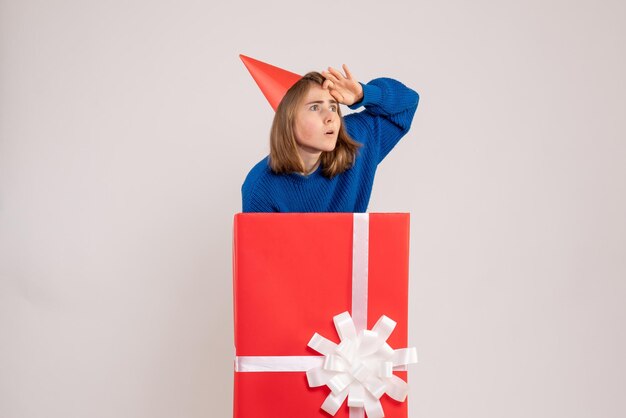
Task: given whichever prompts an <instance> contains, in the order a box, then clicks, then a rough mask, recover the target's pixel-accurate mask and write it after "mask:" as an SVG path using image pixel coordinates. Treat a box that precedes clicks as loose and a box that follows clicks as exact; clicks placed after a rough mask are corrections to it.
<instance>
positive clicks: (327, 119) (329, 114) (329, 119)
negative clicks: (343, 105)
mask: <svg viewBox="0 0 626 418" xmlns="http://www.w3.org/2000/svg"><path fill="white" fill-rule="evenodd" d="M333 120H335V112H332V111H330V110H327V111H326V114H325V115H324V122H326V123H329V122H332V121H333Z"/></svg>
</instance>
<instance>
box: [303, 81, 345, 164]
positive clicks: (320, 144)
mask: <svg viewBox="0 0 626 418" xmlns="http://www.w3.org/2000/svg"><path fill="white" fill-rule="evenodd" d="M338 112H339V104H337V101H336V100H335V99H334V98H333V97H332V96H331V95H330V93H329V92H328V90H326V89H323V88H322V87H321V86H319V85H317V84H311V87H310V88H309V91H308V93H307V94H306V96H305V97H304V99H303V100H302V101H301V102H300V104H299V105H298V109H296V117H295V124H294V131H295V135H296V142H297V143H298V146H299V147H300V149H301V150H302V151H305V152H307V153H311V154H319V153H321V152H322V151H332V150H334V149H335V145H336V144H337V135H338V134H339V128H340V127H341V117H340V116H339V113H338Z"/></svg>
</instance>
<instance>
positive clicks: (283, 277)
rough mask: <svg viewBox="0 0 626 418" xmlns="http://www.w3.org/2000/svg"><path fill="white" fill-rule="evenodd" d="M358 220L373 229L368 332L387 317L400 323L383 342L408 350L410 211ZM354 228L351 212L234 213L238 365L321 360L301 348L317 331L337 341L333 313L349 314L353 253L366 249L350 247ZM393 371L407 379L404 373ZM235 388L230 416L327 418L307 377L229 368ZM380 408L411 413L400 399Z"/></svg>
mask: <svg viewBox="0 0 626 418" xmlns="http://www.w3.org/2000/svg"><path fill="white" fill-rule="evenodd" d="M355 216H361V219H362V217H363V216H365V217H366V218H365V219H366V222H367V224H368V225H369V229H368V236H366V237H365V245H366V249H367V248H368V250H366V253H367V257H368V259H367V261H366V265H367V274H366V283H367V287H366V295H365V296H366V298H367V300H366V301H365V302H363V303H362V305H364V306H363V311H364V313H366V315H367V318H366V324H367V329H368V330H369V329H371V328H372V327H373V326H374V325H375V323H376V321H377V320H378V319H379V317H381V316H382V315H386V316H387V317H390V318H392V319H393V320H394V321H396V322H397V326H396V328H395V330H394V331H393V333H392V334H391V336H389V338H388V339H387V343H388V344H389V346H391V347H393V348H404V347H407V318H408V260H409V214H401V213H398V214H396V213H394V214H369V215H363V214H359V215H356V214H355ZM368 218H369V220H367V219H368ZM354 222H355V221H354V216H353V214H350V213H307V214H295V213H281V214H270V213H246V214H237V215H235V223H234V251H233V273H234V282H233V284H234V315H235V317H234V319H235V321H234V323H235V355H236V359H240V358H246V357H248V356H254V357H259V356H261V357H265V356H267V357H276V356H289V358H292V357H291V356H299V358H301V357H303V356H306V357H307V358H308V357H310V358H312V359H315V357H319V356H320V354H319V353H318V352H316V351H315V350H313V349H311V348H310V347H308V346H307V344H308V342H309V340H311V337H312V336H313V334H315V333H318V334H320V335H322V336H324V337H326V338H328V339H329V340H331V341H334V342H339V341H340V339H339V336H338V334H337V331H336V329H335V326H334V324H333V317H334V316H336V315H337V314H340V313H342V312H345V311H349V312H350V311H352V308H353V306H352V305H353V303H355V302H353V296H354V295H353V277H352V275H353V271H352V270H353V248H354V246H356V245H361V246H362V245H363V242H362V241H363V238H360V237H359V236H357V238H355V239H354V242H353V233H355V232H356V231H355V230H354V226H353V225H355V224H354ZM356 321H357V319H356V318H355V322H356ZM364 323H365V322H364ZM293 358H296V357H293ZM237 364H238V363H237V362H236V365H237ZM236 370H242V369H241V368H238V367H237V366H236ZM305 370H306V368H305ZM393 374H395V375H397V376H399V377H401V378H402V379H404V380H406V372H402V371H399V372H398V371H394V372H393ZM234 382H235V388H234V417H235V418H256V417H259V418H265V417H267V418H269V417H271V418H294V417H298V418H303V417H304V418H306V417H329V416H330V415H329V414H328V413H326V412H324V411H323V410H322V409H321V408H320V406H321V405H322V404H323V403H324V400H325V399H326V397H327V396H328V395H329V393H330V389H329V388H328V387H326V386H322V387H315V388H311V387H309V385H308V383H307V377H306V373H305V372H303V371H297V372H294V371H235V377H234ZM380 402H381V403H382V407H383V409H384V413H385V416H386V417H388V418H406V417H407V403H406V402H398V401H395V400H393V399H391V398H390V397H388V396H382V398H381V399H380ZM352 409H354V408H352ZM349 410H350V408H349V407H348V406H347V402H345V403H344V404H343V405H342V406H341V407H340V408H339V410H338V412H337V413H336V414H335V415H334V416H335V417H337V418H348V417H349V416H350V412H349ZM353 412H354V411H353Z"/></svg>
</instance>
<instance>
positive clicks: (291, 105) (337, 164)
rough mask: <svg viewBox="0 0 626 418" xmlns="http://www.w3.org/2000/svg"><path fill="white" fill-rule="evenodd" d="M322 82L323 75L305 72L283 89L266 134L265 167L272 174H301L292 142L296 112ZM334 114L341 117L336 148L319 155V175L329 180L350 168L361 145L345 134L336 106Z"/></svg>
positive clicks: (339, 111) (295, 144)
mask: <svg viewBox="0 0 626 418" xmlns="http://www.w3.org/2000/svg"><path fill="white" fill-rule="evenodd" d="M324 80H325V79H324V76H323V75H321V74H320V73H318V72H315V71H313V72H310V73H307V74H306V75H305V76H304V77H302V78H301V79H300V80H298V81H297V82H296V84H294V85H293V86H291V88H290V89H289V90H287V93H286V94H285V97H283V99H282V101H281V102H280V104H279V105H278V108H277V109H276V115H274V122H273V123H272V130H271V132H270V159H269V164H270V168H271V169H272V171H274V172H275V173H278V174H282V173H293V172H303V171H304V162H303V161H302V158H300V154H299V153H298V144H297V143H296V135H295V133H294V126H295V119H296V110H297V108H298V106H299V105H300V103H301V101H302V100H303V99H304V98H305V97H306V95H307V93H308V92H309V89H310V88H311V85H312V84H319V85H320V86H321V85H322V83H323V82H324ZM337 113H338V115H339V117H340V118H341V126H340V128H339V133H338V135H337V145H336V146H335V149H334V150H332V151H323V152H322V155H321V156H320V160H321V161H320V163H321V165H322V172H323V174H324V175H325V176H326V177H329V178H332V177H334V176H336V175H337V174H340V173H343V172H344V171H346V170H347V169H349V168H350V167H352V166H353V165H354V159H355V158H356V153H357V151H358V149H359V147H360V146H361V144H359V143H358V142H356V141H355V140H354V139H352V138H350V136H349V135H348V132H346V129H345V128H344V123H343V118H342V116H341V110H340V109H339V107H337Z"/></svg>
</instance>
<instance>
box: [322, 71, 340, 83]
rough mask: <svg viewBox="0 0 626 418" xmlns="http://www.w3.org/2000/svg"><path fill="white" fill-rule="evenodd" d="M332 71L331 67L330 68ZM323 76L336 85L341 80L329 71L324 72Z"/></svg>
mask: <svg viewBox="0 0 626 418" xmlns="http://www.w3.org/2000/svg"><path fill="white" fill-rule="evenodd" d="M329 69H330V67H329ZM322 75H323V76H324V78H326V79H327V80H330V81H332V82H334V83H338V82H339V79H338V78H337V77H336V76H335V75H334V74H333V73H331V72H329V71H322Z"/></svg>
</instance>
